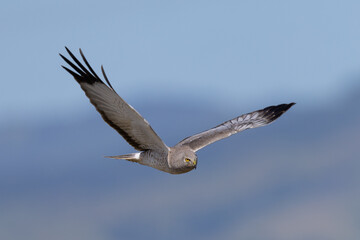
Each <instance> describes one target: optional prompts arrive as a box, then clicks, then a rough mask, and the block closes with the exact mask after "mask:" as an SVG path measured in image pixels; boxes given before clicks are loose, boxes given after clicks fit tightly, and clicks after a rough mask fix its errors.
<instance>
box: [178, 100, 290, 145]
mask: <svg viewBox="0 0 360 240" xmlns="http://www.w3.org/2000/svg"><path fill="white" fill-rule="evenodd" d="M294 104H295V103H290V104H280V105H277V106H270V107H267V108H264V109H262V110H258V111H255V112H251V113H247V114H244V115H241V116H239V117H236V118H234V119H231V120H229V121H226V122H224V123H222V124H220V125H218V126H216V127H214V128H212V129H209V130H207V131H204V132H201V133H198V134H195V135H193V136H191V137H188V138H185V139H184V140H182V141H181V142H179V143H178V144H177V145H176V146H188V147H190V148H191V149H192V150H193V151H195V152H196V151H198V150H200V149H201V148H203V147H205V146H207V145H209V144H211V143H213V142H216V141H219V140H221V139H223V138H227V137H229V136H231V135H233V134H235V133H238V132H241V131H244V130H246V129H249V128H257V127H261V126H265V125H267V124H269V123H271V122H273V121H274V120H276V119H277V118H279V117H280V116H281V115H282V114H283V113H285V112H286V111H287V110H289V108H291V107H292V106H293V105H294ZM176 146H175V147H176Z"/></svg>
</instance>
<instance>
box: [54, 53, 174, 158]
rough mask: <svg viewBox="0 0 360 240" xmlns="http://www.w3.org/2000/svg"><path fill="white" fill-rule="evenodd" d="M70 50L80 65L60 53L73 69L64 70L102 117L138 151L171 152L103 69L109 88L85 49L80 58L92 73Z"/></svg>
mask: <svg viewBox="0 0 360 240" xmlns="http://www.w3.org/2000/svg"><path fill="white" fill-rule="evenodd" d="M65 48H66V47H65ZM66 51H67V52H68V53H69V55H70V57H71V58H72V59H73V61H74V62H75V63H76V65H75V64H74V63H73V62H71V61H70V60H69V59H67V58H66V57H64V56H63V55H61V54H60V56H61V57H62V58H63V59H64V61H65V62H66V63H67V64H69V65H70V66H71V68H73V70H70V69H69V68H67V67H64V66H62V67H63V68H64V69H65V70H66V71H67V72H69V73H70V74H71V75H72V76H73V77H74V78H75V80H76V81H77V82H78V83H79V84H80V87H81V88H82V89H83V90H84V92H85V94H86V96H87V97H88V98H89V99H90V102H91V103H92V104H93V105H94V106H95V108H96V110H97V111H98V112H99V113H100V114H101V116H102V118H103V119H104V121H105V122H107V123H108V124H109V125H110V126H111V127H112V128H114V129H115V130H116V131H117V132H118V133H120V135H121V136H122V137H123V138H124V139H125V140H126V141H127V142H128V143H129V144H130V145H131V146H133V147H134V148H135V149H136V150H139V151H145V150H150V149H152V150H159V151H167V150H168V147H167V146H166V145H165V143H164V142H163V141H162V140H161V138H160V137H159V136H158V135H157V134H156V133H155V131H154V130H153V129H152V128H151V126H150V124H149V123H148V122H147V121H146V120H145V119H144V118H143V117H142V116H141V115H140V114H139V113H138V112H137V111H136V110H135V109H134V108H133V107H132V106H130V105H129V104H128V103H126V102H125V101H124V100H123V99H122V98H121V97H120V96H119V95H118V94H117V93H116V92H115V90H114V89H113V87H112V86H111V84H110V82H109V80H108V78H107V76H106V74H105V71H104V68H103V67H102V66H101V71H102V73H103V75H104V78H105V81H106V82H107V84H108V85H109V86H107V85H106V84H105V83H104V82H103V81H102V80H101V79H100V78H99V77H98V75H97V74H96V73H95V71H94V70H93V69H92V68H91V66H90V64H89V63H88V61H87V60H86V58H85V56H84V54H83V53H82V51H81V49H80V55H81V57H82V59H83V61H84V63H85V65H86V66H87V68H88V69H89V70H88V69H87V68H86V67H84V65H82V63H81V62H80V61H79V60H78V59H77V58H76V57H75V56H74V55H73V54H72V53H71V52H70V50H69V49H68V48H66Z"/></svg>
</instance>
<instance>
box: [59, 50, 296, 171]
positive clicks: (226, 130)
mask: <svg viewBox="0 0 360 240" xmlns="http://www.w3.org/2000/svg"><path fill="white" fill-rule="evenodd" d="M65 48H66V47H65ZM66 51H67V52H68V53H69V55H70V56H71V58H72V59H73V60H74V62H75V63H76V64H77V65H75V64H74V63H72V62H71V61H69V60H68V59H67V58H66V57H64V56H63V55H61V54H60V56H61V57H62V58H63V59H64V60H65V62H67V63H68V64H69V65H70V66H71V67H72V68H73V70H70V69H69V68H67V67H64V66H62V67H63V68H64V69H65V70H66V71H68V72H69V73H70V74H71V75H72V76H73V77H74V78H75V80H76V81H77V82H78V83H79V84H80V87H81V88H82V89H83V90H84V92H85V94H86V96H87V97H88V98H89V99H90V102H91V103H92V104H93V105H94V106H95V108H96V110H97V111H98V112H99V113H100V114H101V116H102V118H103V119H104V120H105V122H107V123H108V124H109V125H110V126H111V127H113V128H114V129H115V130H116V131H117V132H118V133H120V135H121V136H122V137H123V138H124V139H125V140H126V141H127V142H128V143H129V144H130V145H131V146H133V147H134V148H135V149H136V150H138V151H140V152H138V153H130V154H125V155H119V156H110V157H109V158H115V159H125V160H128V161H132V162H137V163H140V164H142V165H146V166H150V167H153V168H156V169H158V170H161V171H164V172H168V173H171V174H181V173H186V172H189V171H191V170H192V169H194V168H196V163H197V156H196V152H197V151H198V150H200V149H201V148H203V147H205V146H207V145H209V144H211V143H213V142H216V141H218V140H220V139H223V138H227V137H229V136H231V135H232V134H235V133H238V132H241V131H243V130H246V129H249V128H256V127H261V126H265V125H267V124H269V123H271V122H273V121H274V120H275V119H277V118H278V117H280V116H281V115H282V114H283V113H284V112H286V111H287V110H288V109H289V108H290V107H291V106H293V105H294V104H295V103H290V104H280V105H277V106H270V107H267V108H264V109H262V110H258V111H255V112H251V113H247V114H244V115H241V116H239V117H236V118H234V119H231V120H229V121H226V122H224V123H222V124H220V125H218V126H216V127H214V128H211V129H209V130H207V131H204V132H201V133H198V134H195V135H193V136H191V137H188V138H185V139H184V140H182V141H181V142H179V143H178V144H176V145H175V146H174V147H168V146H167V145H166V144H165V143H164V142H163V141H162V140H161V138H160V137H159V136H158V135H157V134H156V133H155V131H154V130H153V129H152V128H151V126H150V125H149V123H148V122H147V121H146V120H145V119H144V118H143V117H142V116H141V115H140V114H139V113H138V112H137V111H136V110H135V109H134V108H133V107H131V106H130V105H129V104H128V103H126V102H125V101H124V100H123V99H122V98H121V97H120V96H119V95H118V94H117V93H116V92H115V90H114V89H113V87H112V86H111V84H110V82H109V80H108V78H107V76H106V74H105V71H104V68H103V66H101V71H102V73H103V75H104V78H105V81H106V83H107V84H108V85H106V84H105V83H104V82H103V81H102V80H101V79H100V78H99V77H98V75H96V73H95V72H94V70H93V69H92V68H91V66H90V64H89V63H88V61H87V60H86V58H85V56H84V54H83V53H82V51H81V49H80V55H81V57H82V59H83V61H84V63H85V64H86V66H87V68H86V67H84V65H82V64H81V63H80V61H79V60H78V59H77V58H76V57H75V56H74V55H73V54H72V53H71V52H70V50H69V49H68V48H66Z"/></svg>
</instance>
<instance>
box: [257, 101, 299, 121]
mask: <svg viewBox="0 0 360 240" xmlns="http://www.w3.org/2000/svg"><path fill="white" fill-rule="evenodd" d="M295 104H296V103H294V102H292V103H284V104H280V105H277V106H270V107H267V108H264V109H263V113H264V115H263V116H264V117H265V118H266V119H267V120H268V123H270V122H273V121H275V120H276V119H278V118H279V117H280V116H281V115H283V114H284V113H285V112H286V111H287V110H289V109H290V108H291V107H292V106H294V105H295Z"/></svg>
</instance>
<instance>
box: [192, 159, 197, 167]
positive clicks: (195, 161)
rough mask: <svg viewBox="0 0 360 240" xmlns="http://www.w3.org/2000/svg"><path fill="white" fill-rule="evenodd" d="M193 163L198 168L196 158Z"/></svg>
mask: <svg viewBox="0 0 360 240" xmlns="http://www.w3.org/2000/svg"><path fill="white" fill-rule="evenodd" d="M193 164H194V168H195V169H196V159H195V160H194V162H193Z"/></svg>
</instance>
